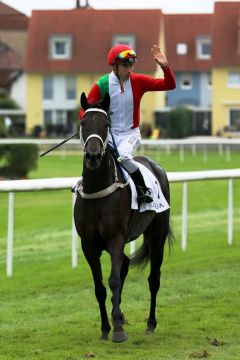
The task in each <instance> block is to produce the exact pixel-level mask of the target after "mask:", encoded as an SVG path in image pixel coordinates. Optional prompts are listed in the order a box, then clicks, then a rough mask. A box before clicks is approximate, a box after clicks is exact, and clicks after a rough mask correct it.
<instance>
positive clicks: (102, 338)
mask: <svg viewBox="0 0 240 360" xmlns="http://www.w3.org/2000/svg"><path fill="white" fill-rule="evenodd" d="M99 340H104V341H108V333H106V332H104V333H102V335H101V336H100V339H99Z"/></svg>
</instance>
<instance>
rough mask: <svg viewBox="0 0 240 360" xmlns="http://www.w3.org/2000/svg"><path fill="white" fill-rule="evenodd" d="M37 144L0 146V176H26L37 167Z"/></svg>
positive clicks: (17, 177)
mask: <svg viewBox="0 0 240 360" xmlns="http://www.w3.org/2000/svg"><path fill="white" fill-rule="evenodd" d="M37 160H38V146H37V145H34V144H19V145H18V144H14V145H2V146H0V176H2V177H5V178H8V179H22V178H27V177H28V173H29V171H31V170H34V169H36V168H37Z"/></svg>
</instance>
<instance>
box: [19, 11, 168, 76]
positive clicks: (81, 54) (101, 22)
mask: <svg viewBox="0 0 240 360" xmlns="http://www.w3.org/2000/svg"><path fill="white" fill-rule="evenodd" d="M161 19H162V12H161V11H160V10H93V9H82V8H81V9H74V10H56V11H55V10H51V11H49V10H48V11H45V10H44V11H33V12H32V18H31V21H30V27H29V38H28V46H27V56H26V64H25V69H26V71H29V72H38V71H39V72H50V71H61V72H90V73H94V72H101V73H102V72H103V71H109V66H108V65H107V60H106V57H107V54H108V51H109V49H110V47H111V46H112V43H111V40H112V35H113V34H118V35H119V34H121V35H122V34H135V38H136V49H135V50H136V51H137V54H138V57H139V62H138V63H137V64H136V71H140V72H152V71H154V70H155V69H156V64H155V62H154V61H153V60H152V56H151V50H150V49H151V47H152V45H153V44H158V42H159V33H160V25H161ZM149 24H150V25H149ZM51 34H55V35H56V34H57V35H59V34H72V36H73V56H72V59H71V60H51V59H49V58H48V39H49V36H50V35H51Z"/></svg>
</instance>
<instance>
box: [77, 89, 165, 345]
mask: <svg viewBox="0 0 240 360" xmlns="http://www.w3.org/2000/svg"><path fill="white" fill-rule="evenodd" d="M109 103H110V99H109V95H108V94H106V96H105V98H104V100H103V102H102V103H101V104H95V105H92V104H91V105H90V104H89V103H88V102H87V99H86V96H85V94H84V93H83V94H82V95H81V106H82V108H83V109H84V110H85V115H84V117H83V119H82V121H81V126H80V133H81V141H82V146H83V150H84V162H83V183H82V187H81V189H82V190H81V191H80V190H79V191H80V193H81V195H80V193H79V192H78V193H77V198H76V203H75V208H74V220H75V225H76V229H77V232H78V234H79V236H80V238H81V244H82V250H83V253H84V255H85V257H86V259H87V262H88V264H89V266H90V268H91V271H92V275H93V280H94V284H95V295H96V298H97V301H98V303H99V308H100V314H101V331H102V334H101V339H103V340H107V339H108V334H109V332H110V329H111V327H110V323H109V320H108V315H107V310H106V305H105V302H106V296H107V295H106V288H105V287H104V285H103V279H102V270H101V262H100V257H101V254H102V252H103V251H104V250H105V251H107V252H108V253H109V254H110V258H111V273H110V276H109V279H108V283H109V287H110V289H111V291H112V324H113V337H112V341H114V342H122V341H125V340H127V335H126V333H125V331H124V328H123V325H124V316H123V313H122V311H121V309H120V303H121V294H122V289H123V284H124V280H125V278H126V276H127V273H128V268H129V263H130V260H129V258H128V257H127V256H126V255H125V254H124V247H125V244H126V243H127V242H129V241H132V240H134V239H136V238H137V237H138V236H140V235H141V234H143V235H144V241H143V244H142V246H141V248H140V249H139V250H138V251H137V252H136V253H135V254H134V255H133V258H132V259H131V262H132V263H133V265H140V266H142V265H144V264H145V265H146V264H147V262H148V261H149V260H150V275H149V277H148V282H149V289H150V293H151V304H150V313H149V317H148V321H147V329H146V333H152V332H153V331H154V329H155V327H156V325H157V321H156V317H155V308H156V296H157V292H158V290H159V287H160V268H161V265H162V261H163V252H164V243H165V240H166V238H167V237H168V239H169V241H171V237H169V235H171V230H170V224H169V216H170V213H169V210H166V211H164V212H161V213H155V212H154V211H146V212H143V213H142V212H141V213H140V212H138V211H136V210H131V204H130V202H131V191H130V188H129V186H126V184H125V182H126V180H124V179H123V176H122V173H121V171H120V170H119V168H118V167H117V166H116V164H115V161H114V157H113V155H112V152H111V151H110V147H109V145H108V135H109V126H110V123H109V118H108V116H107V110H108V108H109ZM135 160H137V161H138V162H140V163H142V164H144V165H145V166H146V167H147V168H148V169H149V170H150V171H152V172H153V173H154V175H155V176H156V178H157V179H158V181H159V182H160V185H161V188H162V191H163V194H164V196H165V198H166V200H167V202H168V203H170V193H169V183H168V179H167V176H166V173H165V171H164V170H163V169H162V168H160V167H159V166H158V165H157V164H156V163H155V162H153V161H151V160H150V159H148V158H146V157H142V156H137V157H135ZM119 184H120V185H119Z"/></svg>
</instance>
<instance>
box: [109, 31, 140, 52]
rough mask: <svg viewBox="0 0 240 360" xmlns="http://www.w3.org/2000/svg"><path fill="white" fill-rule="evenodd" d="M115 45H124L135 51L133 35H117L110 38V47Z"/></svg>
mask: <svg viewBox="0 0 240 360" xmlns="http://www.w3.org/2000/svg"><path fill="white" fill-rule="evenodd" d="M116 44H126V45H129V46H131V48H133V49H134V50H135V49H136V40H135V35H133V34H122V35H121V34H118V35H114V36H113V38H112V46H114V45H116Z"/></svg>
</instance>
